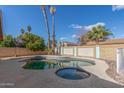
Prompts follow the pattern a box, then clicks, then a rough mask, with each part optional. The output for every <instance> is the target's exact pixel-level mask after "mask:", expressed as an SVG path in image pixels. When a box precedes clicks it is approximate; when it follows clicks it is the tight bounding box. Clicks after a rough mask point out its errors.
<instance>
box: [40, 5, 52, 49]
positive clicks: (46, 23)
mask: <svg viewBox="0 0 124 93" xmlns="http://www.w3.org/2000/svg"><path fill="white" fill-rule="evenodd" d="M41 9H42V12H43V16H44V20H45V25H46V32H47V34H48V46H47V47H48V50H50V31H49V23H48V17H47V13H46V7H45V5H42V6H41Z"/></svg>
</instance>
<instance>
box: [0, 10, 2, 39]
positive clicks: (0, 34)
mask: <svg viewBox="0 0 124 93" xmlns="http://www.w3.org/2000/svg"><path fill="white" fill-rule="evenodd" d="M1 40H3V32H2V11H1V10H0V41H1Z"/></svg>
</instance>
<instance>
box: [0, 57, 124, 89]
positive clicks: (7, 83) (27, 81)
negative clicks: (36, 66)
mask: <svg viewBox="0 0 124 93" xmlns="http://www.w3.org/2000/svg"><path fill="white" fill-rule="evenodd" d="M19 60H20V59H11V60H0V87H3V88H5V87H8V88H9V87H10V88H121V87H124V86H121V85H118V84H116V83H113V82H109V81H107V80H104V79H100V78H99V77H97V76H96V75H94V74H91V76H90V77H89V78H87V79H82V80H66V79H62V78H60V77H58V76H57V75H56V74H55V72H56V70H57V69H48V70H26V69H22V68H21V67H22V65H23V64H24V63H25V62H18V61H19Z"/></svg>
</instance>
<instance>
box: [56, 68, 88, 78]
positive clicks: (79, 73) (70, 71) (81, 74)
mask: <svg viewBox="0 0 124 93" xmlns="http://www.w3.org/2000/svg"><path fill="white" fill-rule="evenodd" d="M56 74H57V75H58V76H59V77H61V78H64V79H70V80H80V79H84V78H88V77H89V76H90V74H89V73H87V72H85V71H83V70H80V69H78V68H63V69H59V70H58V71H57V72H56Z"/></svg>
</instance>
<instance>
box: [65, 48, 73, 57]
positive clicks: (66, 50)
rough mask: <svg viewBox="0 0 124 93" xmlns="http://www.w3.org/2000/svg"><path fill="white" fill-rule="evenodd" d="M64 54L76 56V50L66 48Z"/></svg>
mask: <svg viewBox="0 0 124 93" xmlns="http://www.w3.org/2000/svg"><path fill="white" fill-rule="evenodd" d="M63 54H64V55H74V48H73V47H64V48H63Z"/></svg>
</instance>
